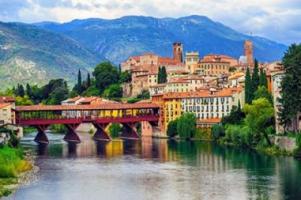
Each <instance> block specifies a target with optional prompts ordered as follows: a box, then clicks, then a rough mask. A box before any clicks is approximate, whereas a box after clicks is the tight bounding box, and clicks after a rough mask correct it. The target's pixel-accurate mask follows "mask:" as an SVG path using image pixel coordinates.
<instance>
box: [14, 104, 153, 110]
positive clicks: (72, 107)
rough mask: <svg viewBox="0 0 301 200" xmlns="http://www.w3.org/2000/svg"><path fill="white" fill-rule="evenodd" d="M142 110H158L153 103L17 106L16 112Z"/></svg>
mask: <svg viewBox="0 0 301 200" xmlns="http://www.w3.org/2000/svg"><path fill="white" fill-rule="evenodd" d="M142 108H159V107H158V106H157V105H156V104H153V103H138V104H129V103H126V104H123V103H120V104H116V103H104V104H99V105H33V106H17V107H16V109H15V110H16V111H61V110H115V109H142Z"/></svg>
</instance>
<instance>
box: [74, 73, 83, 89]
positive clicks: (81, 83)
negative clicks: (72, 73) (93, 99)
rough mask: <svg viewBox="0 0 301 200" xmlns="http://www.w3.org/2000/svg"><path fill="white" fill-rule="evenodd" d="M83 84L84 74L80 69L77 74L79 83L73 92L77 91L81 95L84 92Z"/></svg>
mask: <svg viewBox="0 0 301 200" xmlns="http://www.w3.org/2000/svg"><path fill="white" fill-rule="evenodd" d="M83 89H84V88H83V82H82V73H81V71H80V69H79V70H78V74H77V83H76V85H75V86H74V88H73V90H74V91H76V93H77V94H81V93H82V92H83Z"/></svg>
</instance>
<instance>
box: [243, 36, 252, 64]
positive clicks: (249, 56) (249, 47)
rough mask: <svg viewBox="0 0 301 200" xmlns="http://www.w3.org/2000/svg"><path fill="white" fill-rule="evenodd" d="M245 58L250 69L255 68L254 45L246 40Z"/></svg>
mask: <svg viewBox="0 0 301 200" xmlns="http://www.w3.org/2000/svg"><path fill="white" fill-rule="evenodd" d="M244 50H245V57H246V59H247V64H248V66H250V67H254V57H253V43H252V41H250V40H246V41H245V44H244Z"/></svg>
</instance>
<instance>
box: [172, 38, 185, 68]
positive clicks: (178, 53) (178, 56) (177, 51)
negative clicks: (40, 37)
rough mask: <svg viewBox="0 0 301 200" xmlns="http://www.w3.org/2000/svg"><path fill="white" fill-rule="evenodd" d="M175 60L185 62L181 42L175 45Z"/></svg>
mask: <svg viewBox="0 0 301 200" xmlns="http://www.w3.org/2000/svg"><path fill="white" fill-rule="evenodd" d="M173 59H174V60H176V61H177V62H181V63H182V62H183V45H182V43H180V42H175V43H173Z"/></svg>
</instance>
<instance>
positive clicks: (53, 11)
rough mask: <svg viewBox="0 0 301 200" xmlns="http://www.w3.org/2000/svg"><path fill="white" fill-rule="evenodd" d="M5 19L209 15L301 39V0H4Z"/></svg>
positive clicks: (1, 15)
mask: <svg viewBox="0 0 301 200" xmlns="http://www.w3.org/2000/svg"><path fill="white" fill-rule="evenodd" d="M0 7H1V8H5V9H0V20H1V21H23V22H39V21H58V22H67V21H71V20H73V19H84V18H91V17H95V18H108V19H112V18H118V17H121V16H125V15H147V16H154V17H180V16H186V15H192V14H197V15H206V16H208V17H209V18H212V19H213V20H215V21H219V22H221V23H223V24H225V25H228V26H230V27H232V28H234V29H236V30H238V31H240V32H243V33H248V34H249V33H253V34H254V35H259V36H264V37H267V38H270V39H273V40H276V41H279V42H283V43H287V44H289V43H292V42H301V22H300V21H301V20H299V19H301V4H300V0H252V1H246V0H214V1H213V0H198V1H195V0H139V1H137V0H9V1H7V0H0Z"/></svg>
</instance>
